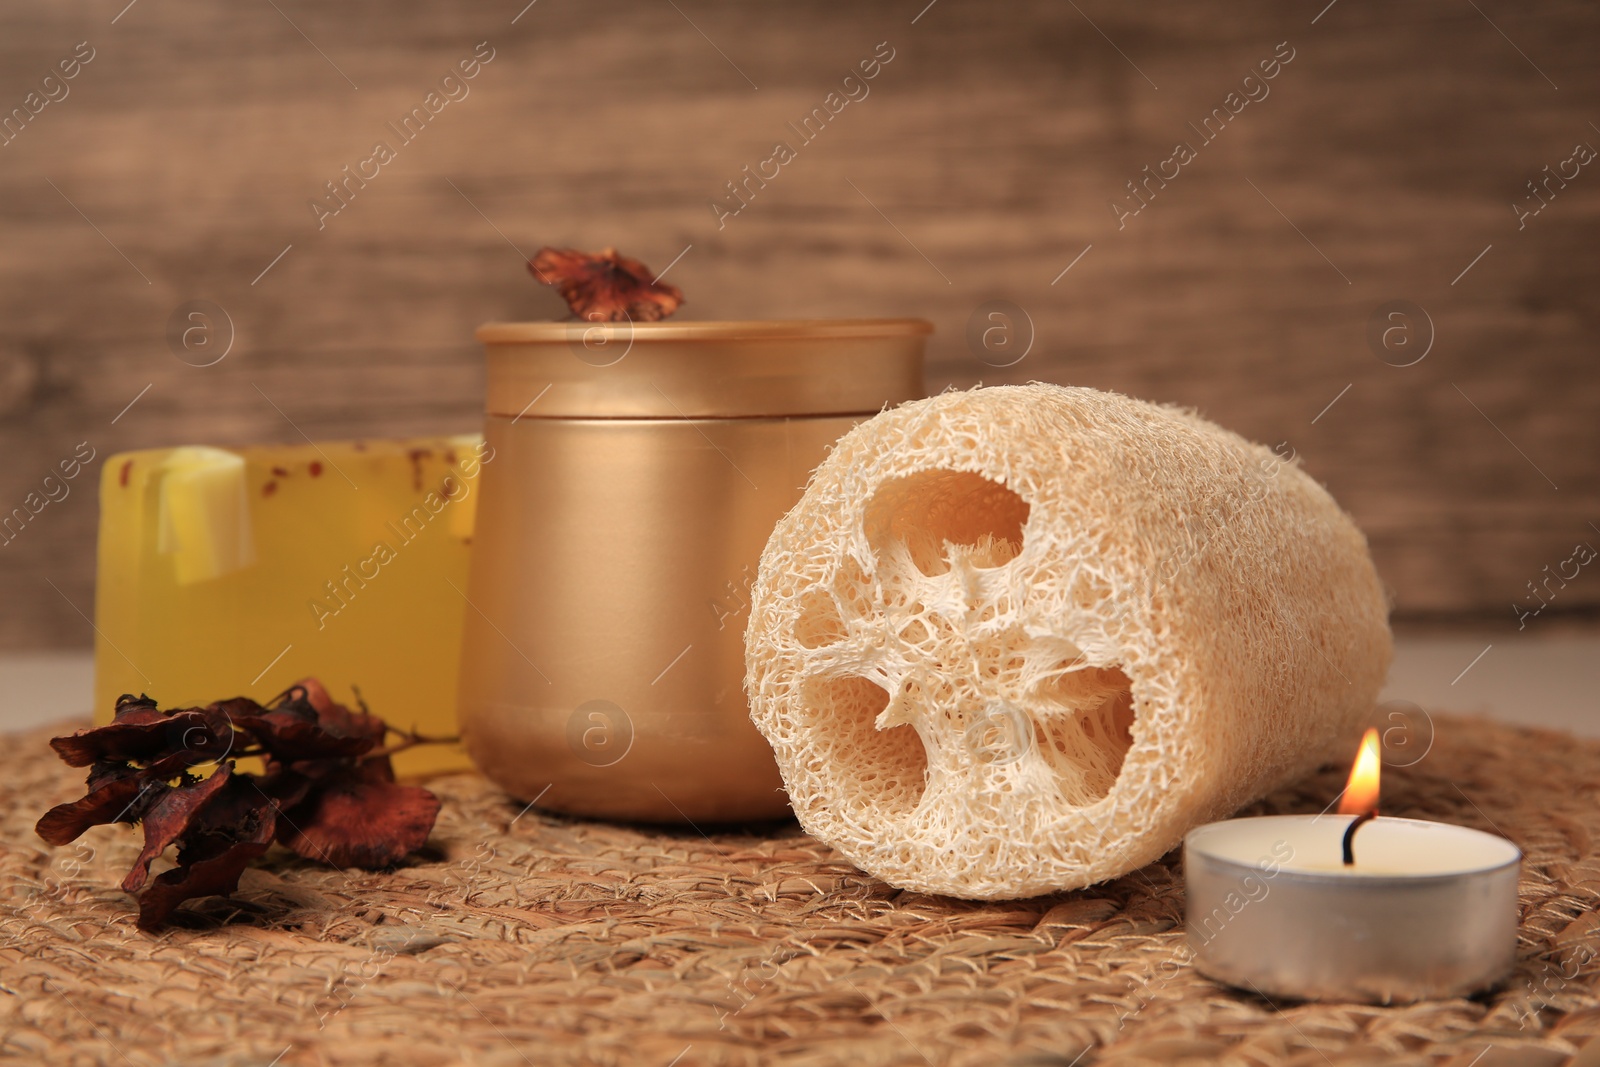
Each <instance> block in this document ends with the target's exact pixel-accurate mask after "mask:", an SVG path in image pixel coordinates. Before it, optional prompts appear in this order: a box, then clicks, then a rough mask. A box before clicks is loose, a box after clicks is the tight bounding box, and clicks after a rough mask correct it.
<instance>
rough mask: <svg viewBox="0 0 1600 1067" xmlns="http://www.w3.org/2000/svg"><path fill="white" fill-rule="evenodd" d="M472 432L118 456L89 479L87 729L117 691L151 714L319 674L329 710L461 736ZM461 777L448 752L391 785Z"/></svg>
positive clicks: (480, 451) (410, 766)
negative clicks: (94, 493)
mask: <svg viewBox="0 0 1600 1067" xmlns="http://www.w3.org/2000/svg"><path fill="white" fill-rule="evenodd" d="M490 459H492V453H490V452H489V451H488V449H487V446H485V445H484V443H483V440H482V438H480V437H477V436H462V437H432V438H417V439H413V440H405V441H345V442H321V443H318V444H308V445H298V446H292V447H291V446H271V447H260V448H238V449H218V448H199V447H195V448H171V449H153V450H149V451H141V452H125V453H123V454H121V455H117V456H113V457H111V458H110V459H109V460H107V461H106V464H105V467H104V468H103V474H102V476H101V481H100V543H99V575H98V581H97V585H96V590H95V628H96V639H95V720H96V721H97V722H106V721H108V720H109V719H110V717H111V711H112V708H113V707H114V706H115V704H116V699H117V696H118V695H119V694H121V693H148V694H149V695H150V696H151V697H153V698H154V699H155V700H157V701H158V702H159V703H160V705H161V706H162V707H187V706H191V705H195V704H205V703H209V702H211V701H214V700H220V699H223V698H225V697H232V696H248V697H251V698H253V699H256V700H260V701H263V702H265V701H266V700H268V699H270V698H271V697H272V696H274V695H276V694H277V693H280V692H282V691H283V690H284V689H285V688H286V687H287V686H288V685H289V684H290V683H291V682H293V681H295V680H296V679H298V678H302V677H305V676H306V675H315V676H316V677H318V678H320V679H321V680H322V682H323V683H324V684H325V685H326V686H327V687H328V691H329V692H330V693H331V694H332V695H333V697H334V699H336V700H339V701H341V702H344V703H348V704H350V705H351V706H352V707H353V706H354V703H355V691H356V690H357V689H359V691H360V694H361V696H362V697H364V698H365V699H366V702H367V704H368V706H369V707H370V708H371V710H372V711H373V713H375V714H377V715H380V716H382V717H383V718H384V719H386V720H387V721H388V722H390V723H391V724H393V725H395V726H399V727H404V728H408V729H415V730H417V731H419V732H421V733H424V734H427V735H430V736H448V735H453V734H455V733H456V732H457V730H456V717H455V701H456V673H457V665H458V662H459V657H460V652H461V647H460V646H461V626H462V619H463V616H464V612H465V611H467V610H470V609H468V607H467V603H466V599H465V595H466V588H467V558H468V554H469V552H470V550H471V548H470V546H471V543H472V527H473V516H474V513H475V511H476V508H477V495H476V491H477V484H478V473H479V471H480V470H481V468H482V466H483V464H484V463H485V462H488V461H489V460H490ZM467 766H468V762H467V758H466V756H465V754H464V753H463V752H462V751H461V749H460V748H459V746H456V745H425V746H422V747H420V748H416V749H411V750H409V751H406V752H402V753H400V754H399V755H397V756H396V757H395V769H396V771H397V772H399V773H400V774H403V775H416V774H429V773H436V772H440V771H447V770H459V769H462V768H465V767H467Z"/></svg>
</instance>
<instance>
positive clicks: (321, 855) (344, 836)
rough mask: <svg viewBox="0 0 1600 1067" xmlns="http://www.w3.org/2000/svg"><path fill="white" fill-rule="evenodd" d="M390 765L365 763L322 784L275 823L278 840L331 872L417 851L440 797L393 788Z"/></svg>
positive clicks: (407, 787)
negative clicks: (333, 867)
mask: <svg viewBox="0 0 1600 1067" xmlns="http://www.w3.org/2000/svg"><path fill="white" fill-rule="evenodd" d="M388 764H389V761H388V760H387V759H383V760H367V761H366V762H364V763H363V764H361V765H358V766H356V767H350V768H345V769H343V770H342V771H339V772H337V773H335V774H333V775H330V776H329V777H328V778H327V779H325V780H324V781H323V782H322V784H321V787H320V788H319V789H318V790H317V791H316V792H314V793H313V794H312V795H311V797H310V798H309V799H307V800H306V801H305V802H304V803H302V804H300V805H299V806H297V807H295V808H294V809H292V810H291V811H288V812H286V813H285V814H284V815H283V816H282V817H281V818H280V819H279V821H278V841H279V842H281V843H282V844H284V845H287V846H288V847H289V848H291V849H293V850H294V851H295V852H297V853H299V854H300V855H302V856H304V857H305V858H306V859H313V860H321V861H322V862H324V863H328V864H332V865H333V866H335V867H365V868H378V867H388V866H391V865H392V864H395V863H399V862H400V861H401V860H402V859H404V858H405V857H406V855H407V854H408V853H411V852H414V851H416V850H417V849H419V848H421V847H422V846H423V845H424V844H425V843H426V842H427V840H428V834H429V832H431V831H432V830H433V823H434V820H435V819H437V818H438V816H439V798H438V797H436V796H434V795H433V794H432V793H430V792H428V791H427V790H426V789H423V788H422V787H421V786H415V785H396V784H395V783H394V782H392V781H389V780H388V778H389V777H390V776H391V775H392V773H393V772H392V771H391V770H390V769H389V766H388Z"/></svg>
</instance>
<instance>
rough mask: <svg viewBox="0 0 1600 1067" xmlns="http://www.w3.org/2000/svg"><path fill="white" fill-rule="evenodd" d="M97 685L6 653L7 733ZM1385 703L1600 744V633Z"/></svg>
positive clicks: (1426, 647)
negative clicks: (1560, 732) (1599, 741)
mask: <svg viewBox="0 0 1600 1067" xmlns="http://www.w3.org/2000/svg"><path fill="white" fill-rule="evenodd" d="M1485 650H1487V651H1485ZM93 677H94V666H93V660H92V657H91V656H90V655H89V654H88V653H87V652H52V653H12V654H9V655H0V731H10V730H21V729H26V728H28V727H31V726H36V725H40V724H43V723H48V722H54V721H58V720H62V719H71V718H81V717H85V716H87V715H88V713H89V707H90V702H91V697H90V693H91V687H92V684H93ZM217 695H218V696H228V695H232V694H223V693H219V694H217ZM1383 699H1385V700H1407V701H1410V702H1412V703H1414V704H1417V705H1420V706H1421V707H1423V708H1426V709H1428V710H1430V711H1434V710H1438V711H1452V712H1465V713H1470V714H1482V715H1488V716H1490V717H1492V718H1496V719H1500V720H1503V721H1505V722H1513V723H1521V724H1525V725H1531V726H1547V727H1553V728H1556V729H1562V730H1569V731H1571V732H1573V733H1575V734H1579V735H1582V736H1585V737H1600V631H1592V630H1591V631H1577V632H1571V631H1569V632H1565V633H1559V634H1538V633H1535V632H1534V631H1533V629H1532V628H1531V627H1530V629H1529V631H1528V633H1527V634H1526V635H1522V634H1517V635H1513V636H1511V637H1507V636H1506V635H1505V633H1504V631H1501V632H1499V633H1497V634H1493V635H1489V634H1485V635H1483V636H1478V637H1474V636H1470V635H1462V636H1449V637H1413V636H1401V637H1400V638H1398V639H1397V640H1396V642H1395V663H1394V667H1393V669H1392V670H1391V671H1390V672H1389V684H1388V686H1387V687H1386V688H1385V689H1384V691H1383Z"/></svg>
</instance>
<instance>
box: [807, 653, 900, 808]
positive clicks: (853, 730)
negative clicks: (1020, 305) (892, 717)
mask: <svg viewBox="0 0 1600 1067" xmlns="http://www.w3.org/2000/svg"><path fill="white" fill-rule="evenodd" d="M801 698H802V699H803V700H805V702H806V706H807V707H809V708H810V709H812V713H813V714H814V715H815V716H816V722H817V725H818V726H819V727H820V728H821V730H822V731H824V732H825V733H826V735H827V738H828V740H827V742H826V744H825V745H823V746H822V747H820V748H819V750H818V752H817V757H818V758H817V760H816V766H815V767H814V768H813V769H814V771H815V772H816V773H819V774H823V773H825V774H827V775H829V776H831V777H833V778H834V779H835V780H837V781H839V782H840V783H842V784H845V785H846V786H848V788H846V789H845V790H844V791H843V798H842V806H843V807H844V808H845V810H846V812H847V814H849V815H850V816H852V817H853V818H854V819H855V820H856V821H859V822H877V821H881V820H884V819H891V820H892V819H895V818H899V817H902V816H904V815H907V814H909V813H910V812H912V811H913V810H915V808H916V806H917V802H918V801H920V800H921V799H922V794H923V791H924V789H925V788H926V786H927V777H928V754H927V750H926V749H925V748H924V747H923V744H922V739H921V738H920V737H918V736H917V731H916V729H915V728H914V727H912V726H911V725H909V724H901V725H898V726H891V727H889V728H887V729H881V730H880V729H879V728H878V726H877V720H878V716H880V715H882V714H883V711H884V709H885V708H887V707H888V706H889V694H888V692H886V691H885V690H884V689H883V688H882V687H881V686H879V685H877V684H876V683H875V682H873V681H872V680H871V679H869V678H864V677H861V676H860V675H841V676H831V677H830V676H826V675H813V676H811V677H809V678H807V679H806V680H805V681H804V682H803V683H801Z"/></svg>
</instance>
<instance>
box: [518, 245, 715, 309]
mask: <svg viewBox="0 0 1600 1067" xmlns="http://www.w3.org/2000/svg"><path fill="white" fill-rule="evenodd" d="M528 269H529V270H530V271H532V272H533V275H534V277H536V278H538V279H539V280H540V281H541V282H543V283H544V284H546V285H553V286H555V288H556V291H557V292H559V293H560V294H561V297H562V299H564V300H565V301H566V302H567V306H568V307H569V308H571V309H572V313H573V314H574V315H576V316H578V318H580V319H584V320H586V321H588V322H624V321H628V322H655V321H657V320H660V319H664V318H666V317H667V316H668V315H671V314H672V313H673V312H674V311H677V310H678V308H679V307H680V306H681V305H682V304H683V293H682V291H681V290H679V289H678V288H677V286H674V285H668V284H667V283H666V282H661V281H657V280H656V275H655V272H654V271H652V270H651V269H650V268H649V267H647V266H645V265H644V264H643V263H641V262H639V261H638V260H637V259H630V258H629V257H627V256H624V255H621V254H620V253H618V252H617V250H616V249H615V248H607V249H605V250H604V251H601V252H598V253H595V254H593V255H591V254H589V253H587V252H579V251H578V250H576V249H573V248H541V249H539V251H538V253H537V254H536V255H535V256H534V257H533V259H532V260H531V261H530V262H529V263H528Z"/></svg>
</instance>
